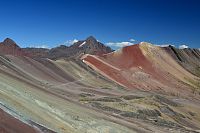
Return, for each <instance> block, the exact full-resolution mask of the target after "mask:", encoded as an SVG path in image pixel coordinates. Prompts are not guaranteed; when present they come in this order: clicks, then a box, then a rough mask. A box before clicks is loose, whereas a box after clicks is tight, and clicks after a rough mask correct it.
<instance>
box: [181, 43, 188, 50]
mask: <svg viewBox="0 0 200 133" xmlns="http://www.w3.org/2000/svg"><path fill="white" fill-rule="evenodd" d="M184 48H188V46H187V45H184V44H183V45H180V46H179V49H184Z"/></svg>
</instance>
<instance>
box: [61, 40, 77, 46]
mask: <svg viewBox="0 0 200 133" xmlns="http://www.w3.org/2000/svg"><path fill="white" fill-rule="evenodd" d="M76 42H78V40H77V39H74V40H67V41H66V42H64V43H63V44H62V45H72V44H74V43H76Z"/></svg>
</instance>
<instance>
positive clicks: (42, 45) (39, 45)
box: [29, 44, 49, 48]
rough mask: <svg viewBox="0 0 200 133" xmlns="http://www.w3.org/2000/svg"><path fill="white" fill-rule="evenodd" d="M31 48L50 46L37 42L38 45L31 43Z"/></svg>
mask: <svg viewBox="0 0 200 133" xmlns="http://www.w3.org/2000/svg"><path fill="white" fill-rule="evenodd" d="M29 47H30V48H49V46H48V45H46V44H36V45H30V46H29Z"/></svg>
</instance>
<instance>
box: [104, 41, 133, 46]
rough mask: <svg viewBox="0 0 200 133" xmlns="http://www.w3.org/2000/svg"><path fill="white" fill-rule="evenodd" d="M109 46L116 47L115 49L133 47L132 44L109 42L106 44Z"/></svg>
mask: <svg viewBox="0 0 200 133" xmlns="http://www.w3.org/2000/svg"><path fill="white" fill-rule="evenodd" d="M106 44H107V45H108V46H115V47H124V46H129V45H132V43H131V42H108V43H106Z"/></svg>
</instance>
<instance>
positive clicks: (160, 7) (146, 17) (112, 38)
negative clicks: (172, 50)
mask: <svg viewBox="0 0 200 133" xmlns="http://www.w3.org/2000/svg"><path fill="white" fill-rule="evenodd" d="M90 35H93V36H95V37H96V38H97V39H98V40H99V41H101V42H103V43H108V44H112V46H113V45H114V44H120V42H128V41H129V40H130V39H134V40H136V41H135V42H132V43H138V42H140V41H147V42H151V43H154V44H174V45H176V46H177V47H178V46H179V45H182V44H185V45H188V46H189V47H192V48H199V47H200V1H199V0H137V1H136V0H1V4H0V41H1V40H3V39H4V38H6V37H10V38H12V39H13V40H14V41H16V42H17V43H18V44H19V45H20V46H21V47H27V46H42V45H44V46H48V47H54V46H56V45H58V44H61V43H64V42H69V40H73V39H80V40H81V39H85V38H86V37H88V36H90Z"/></svg>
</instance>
